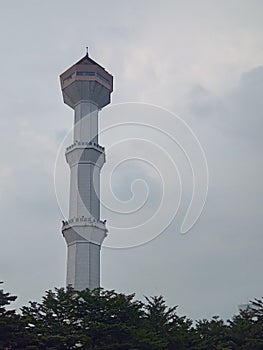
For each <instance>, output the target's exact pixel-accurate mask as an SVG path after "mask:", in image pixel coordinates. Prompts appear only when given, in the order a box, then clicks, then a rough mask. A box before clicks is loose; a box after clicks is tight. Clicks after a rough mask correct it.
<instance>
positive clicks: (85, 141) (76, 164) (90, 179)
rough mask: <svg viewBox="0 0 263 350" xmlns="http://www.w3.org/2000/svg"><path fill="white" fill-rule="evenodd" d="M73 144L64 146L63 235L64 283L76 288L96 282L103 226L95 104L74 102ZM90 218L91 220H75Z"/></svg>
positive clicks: (102, 158) (95, 285)
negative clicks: (65, 253) (66, 172)
mask: <svg viewBox="0 0 263 350" xmlns="http://www.w3.org/2000/svg"><path fill="white" fill-rule="evenodd" d="M73 141H74V144H73V146H72V147H71V148H70V149H69V150H67V152H66V159H67V162H68V164H69V166H70V200H69V221H72V220H73V223H72V224H71V225H70V226H71V227H64V229H63V235H64V237H65V239H66V242H67V245H68V257H67V259H68V261H67V285H72V287H73V288H74V289H76V290H82V289H85V288H89V289H93V288H98V287H99V286H100V248H101V244H102V242H103V240H104V238H105V237H106V232H107V229H106V227H105V225H104V224H103V223H101V221H100V170H101V168H102V166H103V164H104V162H105V155H104V149H103V148H102V147H100V146H99V145H98V107H97V105H96V104H95V103H93V102H91V101H80V102H79V103H78V104H77V105H76V106H75V118H74V140H73ZM77 218H78V220H79V219H80V218H82V220H83V218H90V219H91V222H94V223H92V224H86V223H84V222H83V221H82V223H81V224H80V226H79V221H78V224H77V223H76V220H77Z"/></svg>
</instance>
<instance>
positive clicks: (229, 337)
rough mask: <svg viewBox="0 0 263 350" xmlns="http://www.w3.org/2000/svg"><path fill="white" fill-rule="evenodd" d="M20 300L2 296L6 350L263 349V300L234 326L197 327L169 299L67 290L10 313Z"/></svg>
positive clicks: (1, 335)
mask: <svg viewBox="0 0 263 350" xmlns="http://www.w3.org/2000/svg"><path fill="white" fill-rule="evenodd" d="M15 299H16V297H15V296H12V295H10V294H9V293H5V292H4V291H3V290H0V349H6V350H11V349H27V350H29V349H31V350H33V349H49V350H54V349H63V350H64V349H100V350H110V349H116V350H126V349H127V350H141V349H143V350H148V349H149V350H164V349H168V350H183V349H193V350H214V349H217V350H230V349H241V350H242V349H243V350H260V349H263V301H262V300H255V301H254V302H253V306H254V307H253V308H252V310H251V311H249V312H241V313H240V314H239V315H237V316H234V317H233V319H232V320H230V321H228V322H224V321H223V320H221V319H219V318H218V317H214V318H212V319H211V320H201V321H198V322H196V323H195V324H193V322H192V320H190V319H188V318H186V317H181V316H178V315H177V312H176V307H168V306H167V305H166V304H165V301H164V299H163V297H151V298H146V300H145V302H141V301H137V300H135V299H134V295H124V294H120V293H116V292H115V291H107V290H102V289H97V290H93V291H89V290H84V291H81V292H76V291H74V290H73V289H72V288H67V289H63V288H61V289H55V290H54V291H51V290H50V291H47V292H46V294H45V296H44V297H43V299H42V302H41V303H36V302H30V303H29V306H24V307H23V308H22V309H21V313H17V312H16V311H15V310H10V304H11V303H12V302H13V301H15Z"/></svg>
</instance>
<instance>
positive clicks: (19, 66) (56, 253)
mask: <svg viewBox="0 0 263 350" xmlns="http://www.w3.org/2000/svg"><path fill="white" fill-rule="evenodd" d="M0 3H1V15H0V16H1V21H0V37H1V57H0V60H1V67H2V69H1V84H0V89H1V104H0V126H1V128H0V132H1V148H0V152H1V172H0V196H1V197H0V198H1V202H0V206H1V208H0V209H1V231H0V242H1V244H0V280H3V281H4V282H5V289H6V290H9V291H11V292H12V293H13V294H16V295H18V296H19V300H18V302H17V303H16V305H17V306H21V305H23V304H25V303H27V302H28V301H29V300H39V299H40V298H41V296H42V295H43V293H44V291H45V290H47V289H49V288H53V287H55V286H56V287H59V286H63V285H64V283H65V268H66V245H65V242H64V239H63V237H62V235H61V220H62V219H64V215H65V216H66V215H67V213H66V210H67V196H68V179H69V178H68V176H69V174H68V167H67V165H66V163H65V160H64V156H63V153H64V150H65V147H66V146H68V144H69V142H70V141H69V140H66V141H63V140H64V138H65V136H66V135H67V133H68V132H69V131H70V129H71V128H72V123H73V111H72V110H71V109H70V108H69V107H67V106H66V105H64V104H63V101H62V96H61V91H60V86H59V79H58V77H59V74H61V73H62V72H63V71H64V70H66V69H67V68H68V67H70V66H71V65H72V64H74V63H75V62H76V61H77V60H79V59H80V58H81V57H82V56H84V55H85V47H86V46H89V52H90V56H91V57H92V58H93V59H95V60H96V61H98V62H99V63H100V64H102V65H103V66H104V67H105V68H106V69H107V70H108V71H109V72H110V73H111V74H112V75H113V76H114V92H113V94H112V106H109V107H107V108H106V109H105V110H103V111H102V112H101V115H100V125H101V130H105V128H107V126H108V125H111V126H112V128H111V129H112V133H110V134H107V133H104V134H103V133H102V135H101V144H103V145H105V146H106V152H107V153H106V154H107V163H106V165H105V170H103V173H102V182H103V183H102V198H103V201H104V202H105V203H106V205H107V206H108V207H110V209H111V206H113V204H114V198H112V197H111V194H112V193H111V192H110V187H109V174H110V170H111V167H113V166H114V164H117V163H118V161H120V160H125V159H130V161H128V160H127V162H124V163H123V164H121V166H119V167H118V168H117V170H116V171H115V175H114V176H115V177H114V176H113V178H112V191H113V192H114V194H115V196H116V197H118V198H119V200H121V201H124V202H123V208H126V207H125V206H126V205H128V207H127V208H128V209H127V210H132V209H134V207H136V206H138V205H139V204H140V203H143V202H141V200H142V198H141V197H143V196H145V198H146V204H147V205H146V206H144V205H142V209H143V210H142V212H141V214H140V215H139V216H138V217H129V215H128V216H125V215H119V216H118V215H115V214H116V213H115V214H113V213H112V212H111V211H110V210H107V209H106V208H105V207H103V208H102V219H104V218H106V219H107V221H108V227H109V228H110V227H112V230H111V229H110V233H111V232H112V237H115V238H116V237H117V235H116V232H117V230H116V227H126V228H127V227H131V226H134V225H138V224H143V222H144V219H145V222H146V221H147V220H148V219H149V220H148V221H147V222H150V223H152V226H147V227H146V228H145V230H144V234H145V235H146V236H147V239H146V238H145V239H143V240H144V241H146V240H148V239H149V237H150V238H153V237H155V236H158V237H157V238H155V239H154V240H153V241H151V242H148V243H147V244H143V245H141V246H139V247H136V248H129V249H110V248H106V247H105V248H103V249H102V270H101V281H102V286H103V287H105V288H107V289H115V290H117V291H119V292H125V293H134V292H135V293H136V296H137V298H142V297H143V295H147V296H149V295H160V294H162V295H164V297H165V298H166V300H167V302H168V304H170V305H179V309H178V310H179V313H180V314H185V315H187V316H189V317H192V318H194V319H198V318H204V317H211V316H213V315H215V314H218V315H220V316H222V317H224V318H227V317H230V316H231V315H233V314H234V313H236V312H237V306H238V304H241V303H244V302H248V301H249V300H251V299H253V298H254V297H260V296H262V295H263V294H262V284H263V281H262V266H263V254H262V243H263V235H262V217H263V213H262V208H263V203H262V195H263V189H262V178H263V166H262V143H263V141H262V128H263V102H262V101H263V99H262V88H263V63H262V62H263V41H262V34H263V24H262V13H263V3H262V1H260V0H258V1H253V0H252V1H239V0H236V1H234V0H221V1H208V0H207V1H205V0H203V1H194V0H193V1H174V0H173V1H168V0H166V1H152V0H151V1H146V0H144V1H131V0H129V1H126V0H119V1H88V0H86V1H84V0H79V1H77V2H76V1H69V0H63V1H62V0H60V1H59V0H57V1H38V0H35V1H33V0H26V1H20V0H17V1H15V0H14V1H1V2H0ZM131 101H132V102H137V105H136V106H138V109H137V110H136V108H135V109H133V107H131V105H130V104H127V102H131ZM120 103H122V105H118V104H120ZM145 104H147V105H145ZM152 105H155V106H158V107H153V106H152ZM156 110H158V111H159V112H158V113H159V114H158V113H157V112H156ZM167 110H168V111H170V112H168V111H167ZM160 111H161V112H160ZM155 112H156V115H155ZM171 113H173V114H175V115H177V116H180V118H182V120H183V121H184V122H186V123H187V125H188V126H189V127H190V128H191V129H192V131H193V133H194V134H195V135H196V137H197V138H198V139H199V141H200V143H201V145H202V148H203V150H204V152H205V154H206V159H207V164H208V169H209V177H210V179H209V191H208V197H207V201H206V204H205V207H204V210H203V212H202V214H201V216H200V218H199V219H198V221H197V223H196V224H195V225H194V226H193V227H192V229H191V230H190V231H189V232H187V233H186V234H184V235H182V234H181V233H180V227H181V225H182V222H183V219H184V217H185V214H186V211H187V208H188V206H189V202H190V199H191V193H192V190H193V179H192V176H191V167H189V164H187V161H186V160H185V159H184V158H185V154H184V153H183V152H182V150H180V147H176V145H175V144H171V142H170V141H169V140H165V139H164V133H163V130H167V129H168V130H170V132H171V134H172V135H174V136H176V138H180V137H181V135H182V134H181V131H180V130H181V129H180V125H182V123H181V124H180V122H178V119H176V118H177V117H174V118H175V119H174V120H173V121H171V120H172V118H171V115H172V114H171ZM141 115H142V116H143V117H142V123H144V124H146V123H148V124H150V125H151V126H152V125H153V124H154V123H157V124H158V130H159V132H157V133H156V130H155V131H152V130H151V131H149V130H145V128H144V126H141V127H140V126H139V124H138V123H139V120H140V116H141ZM153 116H154V117H153ZM123 120H125V122H131V123H132V122H133V123H137V124H136V126H135V127H134V128H132V127H130V129H128V131H127V130H124V129H121V127H119V128H117V129H116V128H115V125H117V124H118V123H121V122H123ZM176 120H177V123H179V124H180V125H179V124H178V125H177V126H178V127H177V126H176V122H175V121H176ZM107 123H109V124H107ZM174 123H175V124H174ZM154 125H155V124H154ZM182 132H183V131H182ZM130 134H131V135H132V136H133V137H135V136H134V135H136V138H137V139H138V140H137V141H136V142H137V144H136V142H135V141H129V140H128V138H129V137H128V136H129V135H130ZM120 135H121V137H120ZM146 138H149V139H150V141H151V142H150V143H149V142H146V141H145V139H146ZM123 140H124V141H125V145H121V147H118V146H117V147H113V146H114V142H115V141H116V142H117V141H118V142H122V141H123ZM193 140H194V138H192V139H191V138H190V139H189V140H188V138H187V137H185V138H184V141H185V147H188V146H189V142H190V144H191V142H193ZM149 144H150V145H151V147H152V148H148V146H149ZM191 147H192V146H191V145H190V146H189V152H190V153H191V151H190V149H195V150H196V149H197V148H196V147H192V148H191ZM107 149H108V151H107ZM141 149H143V150H144V152H143V157H142V154H141ZM59 150H60V151H59ZM160 150H163V154H161V153H160V152H159V151H160ZM57 157H58V162H57V163H56V159H57ZM141 157H142V158H143V159H144V160H143V161H142V160H140V159H139V158H141ZM147 157H149V159H148V158H147ZM191 157H193V158H192V161H193V164H194V168H195V169H194V171H196V173H199V179H198V181H197V183H196V186H197V191H198V188H199V189H200V188H201V187H202V186H204V183H205V182H206V181H205V175H203V179H204V181H203V182H202V181H200V176H201V175H200V170H202V167H203V163H202V162H201V161H199V162H198V161H197V162H195V159H197V158H196V157H197V154H194V152H193V154H192V155H191ZM171 158H172V159H174V160H175V163H176V166H177V168H178V172H177V171H176V169H175V168H173V169H172V168H171V169H170V168H169V166H170V165H171V163H170V162H169V159H170V160H171ZM147 161H148V162H147ZM155 161H156V163H155ZM63 162H64V163H63ZM154 163H155V167H154V166H153V164H154ZM56 164H57V166H56ZM54 173H55V180H56V186H55V187H54ZM178 173H180V174H181V180H182V201H181V202H180V203H179V196H180V176H178ZM203 174H204V173H203ZM201 178H202V176H201ZM136 179H141V180H142V181H135V182H134V180H136ZM146 183H147V186H146V185H145V184H146ZM132 184H133V185H132ZM131 185H132V186H131ZM163 185H165V186H166V194H167V193H168V194H169V193H170V195H168V196H166V197H165V201H164V202H161V198H162V194H163V192H162V191H163ZM107 186H108V187H107ZM140 186H141V187H140ZM56 191H57V194H58V201H57V198H56V193H55V192H56ZM147 191H148V197H147ZM136 193H137V194H138V193H139V194H140V196H141V197H140V196H139V197H136V196H135V197H134V200H135V202H134V203H135V204H134V203H133V204H134V207H132V206H129V205H130V203H131V201H130V199H133V197H132V195H134V194H136ZM200 197H201V194H200ZM136 198H137V199H138V202H136V200H137V199H136ZM160 203H161V204H160ZM177 206H178V208H179V209H178V212H177V215H176V216H175V217H174V218H173V219H172V220H171V223H170V225H169V227H168V228H167V229H166V230H163V228H162V227H159V226H158V225H159V224H160V223H161V224H163V223H166V222H168V221H169V222H170V219H171V216H173V214H175V212H176V207H177ZM121 208H122V207H121ZM158 208H161V209H160V212H158V213H162V216H161V217H160V219H159V220H158V225H156V223H155V222H153V221H152V219H151V218H153V217H155V214H153V213H155V212H156V210H157V209H158ZM121 210H122V209H119V211H121ZM117 211H118V210H117ZM123 211H125V209H123ZM136 212H137V211H136ZM139 212H140V211H139ZM167 213H168V214H169V215H168V216H167ZM122 214H123V213H122ZM170 214H171V215H170ZM118 224H119V226H118ZM125 225H126V226H125ZM157 226H158V227H157ZM164 226H165V225H164ZM124 231H125V230H124ZM110 233H109V234H110ZM159 233H161V234H159ZM133 234H134V237H135V238H134V240H135V241H136V242H138V240H139V241H140V237H141V236H140V234H141V233H140V230H139V229H138V231H137V233H136V230H135V231H134V233H133ZM136 234H137V236H136ZM149 235H150V236H149ZM138 237H139V238H138ZM112 242H113V243H112ZM116 242H117V241H116V239H115V241H110V240H108V243H107V240H106V241H105V245H110V246H114V245H115V246H118V244H117V243H116ZM121 245H125V244H121Z"/></svg>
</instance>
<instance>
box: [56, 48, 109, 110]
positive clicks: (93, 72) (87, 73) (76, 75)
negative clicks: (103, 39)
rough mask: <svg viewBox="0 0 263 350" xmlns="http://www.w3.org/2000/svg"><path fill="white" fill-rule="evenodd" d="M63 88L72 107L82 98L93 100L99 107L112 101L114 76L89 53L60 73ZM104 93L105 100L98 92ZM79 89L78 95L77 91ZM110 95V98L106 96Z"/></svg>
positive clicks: (66, 101)
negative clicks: (98, 96)
mask: <svg viewBox="0 0 263 350" xmlns="http://www.w3.org/2000/svg"><path fill="white" fill-rule="evenodd" d="M60 84H61V90H62V94H63V98H64V102H65V103H66V104H67V105H69V106H70V107H72V108H74V106H75V105H76V104H77V103H78V102H79V101H80V100H91V101H93V102H94V103H97V104H98V107H99V108H102V107H104V106H105V105H107V104H108V103H110V94H111V92H112V91H113V77H112V75H111V74H110V73H108V72H107V71H106V70H105V68H103V67H102V66H101V65H100V64H98V63H97V62H95V61H94V60H93V59H91V58H90V57H89V55H88V52H87V54H86V55H85V56H84V57H83V58H81V59H80V60H79V61H78V62H76V63H75V64H74V65H73V66H71V67H70V68H68V69H67V70H66V71H65V72H64V73H62V74H61V75H60ZM99 90H100V95H104V97H105V99H104V101H102V100H101V96H100V98H99V100H100V101H97V97H96V95H97V93H95V94H94V92H99ZM77 91H78V93H77V95H79V96H77V95H76V92H77ZM106 96H108V98H106Z"/></svg>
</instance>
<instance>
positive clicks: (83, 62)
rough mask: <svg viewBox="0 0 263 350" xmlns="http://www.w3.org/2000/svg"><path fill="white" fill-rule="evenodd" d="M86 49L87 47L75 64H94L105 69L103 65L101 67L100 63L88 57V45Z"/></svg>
mask: <svg viewBox="0 0 263 350" xmlns="http://www.w3.org/2000/svg"><path fill="white" fill-rule="evenodd" d="M86 49H87V53H86V55H85V56H84V57H83V58H82V59H81V60H79V61H78V62H77V63H75V64H76V65H79V64H87V65H95V66H99V67H100V68H102V69H104V70H105V68H104V67H102V66H101V65H100V64H98V63H97V62H95V61H94V60H93V59H91V58H90V57H89V52H88V47H86Z"/></svg>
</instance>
